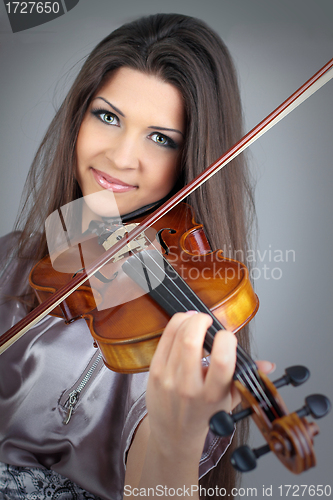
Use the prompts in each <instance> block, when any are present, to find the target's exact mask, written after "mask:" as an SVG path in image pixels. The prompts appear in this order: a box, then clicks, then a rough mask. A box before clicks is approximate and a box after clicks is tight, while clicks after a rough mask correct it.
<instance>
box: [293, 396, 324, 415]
mask: <svg viewBox="0 0 333 500" xmlns="http://www.w3.org/2000/svg"><path fill="white" fill-rule="evenodd" d="M305 403H306V404H305V406H303V408H301V409H300V410H298V411H297V412H296V413H297V415H298V416H299V417H306V415H311V416H312V417H313V418H322V417H325V415H327V413H329V412H330V410H331V402H330V400H329V399H328V398H327V397H326V396H323V395H322V394H311V396H308V397H307V398H305Z"/></svg>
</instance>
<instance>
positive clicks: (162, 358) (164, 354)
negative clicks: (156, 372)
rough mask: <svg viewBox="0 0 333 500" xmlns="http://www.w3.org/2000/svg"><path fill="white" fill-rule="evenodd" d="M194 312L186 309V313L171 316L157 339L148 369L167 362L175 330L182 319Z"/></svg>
mask: <svg viewBox="0 0 333 500" xmlns="http://www.w3.org/2000/svg"><path fill="white" fill-rule="evenodd" d="M194 314H196V313H195V312H194V311H188V312H187V313H176V314H174V315H173V316H172V318H171V319H170V321H169V323H168V324H167V326H166V327H165V329H164V332H163V334H162V336H161V338H160V340H159V343H158V345H157V349H156V351H155V354H154V356H153V359H152V361H151V364H150V369H152V368H153V367H154V366H160V367H163V366H165V365H166V364H167V362H168V358H169V355H170V352H171V349H172V346H173V343H174V339H175V336H176V333H177V330H178V329H179V327H180V325H181V324H182V323H183V322H184V321H186V320H187V319H188V318H189V317H190V316H192V315H194Z"/></svg>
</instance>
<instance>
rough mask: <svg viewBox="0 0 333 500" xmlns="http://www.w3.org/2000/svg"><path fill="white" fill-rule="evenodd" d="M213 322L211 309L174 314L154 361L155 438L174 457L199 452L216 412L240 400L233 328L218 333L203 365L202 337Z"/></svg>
mask: <svg viewBox="0 0 333 500" xmlns="http://www.w3.org/2000/svg"><path fill="white" fill-rule="evenodd" d="M211 323H212V319H211V318H210V316H208V315H206V314H202V313H194V312H192V313H178V314H175V315H174V316H173V318H172V319H171V320H170V322H169V323H168V325H167V327H166V329H165V330H164V333H163V335H162V338H161V340H160V342H159V345H158V347H157V350H156V352H155V355H154V357H153V360H152V363H151V366H150V375H149V380H148V388H147V407H148V415H149V424H150V431H151V437H152V438H153V439H154V440H155V443H157V445H158V446H159V448H160V450H163V452H164V453H169V454H170V456H171V455H172V454H174V453H175V451H177V453H181V452H182V451H183V450H187V452H189V453H196V454H198V456H199V457H200V455H201V451H202V448H203V444H204V440H205V437H206V434H207V431H208V422H209V418H210V417H211V415H213V414H214V413H216V412H217V411H220V410H225V411H227V412H229V411H231V410H232V409H233V408H234V407H235V406H236V405H237V404H238V403H239V402H240V396H239V394H238V392H237V390H236V389H235V387H234V384H233V374H234V371H235V364H236V345H237V340H236V338H235V336H234V335H233V334H232V333H231V332H228V331H225V330H223V331H220V332H218V333H217V334H216V336H215V339H214V345H213V349H212V352H211V358H210V365H209V366H208V367H205V368H204V367H203V366H202V362H201V357H202V347H203V342H204V338H205V334H206V331H207V329H208V328H209V327H210V325H211Z"/></svg>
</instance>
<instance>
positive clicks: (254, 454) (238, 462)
mask: <svg viewBox="0 0 333 500" xmlns="http://www.w3.org/2000/svg"><path fill="white" fill-rule="evenodd" d="M269 451H271V449H270V447H269V445H268V444H266V445H264V446H261V448H254V449H253V450H251V448H250V447H249V446H247V445H244V446H240V447H239V448H237V450H235V451H234V452H233V454H232V455H231V464H232V466H233V467H234V468H235V469H236V470H238V471H239V472H249V471H250V470H253V469H255V468H256V466H257V458H259V457H261V456H262V455H265V454H266V453H268V452H269Z"/></svg>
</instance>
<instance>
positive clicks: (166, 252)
mask: <svg viewBox="0 0 333 500" xmlns="http://www.w3.org/2000/svg"><path fill="white" fill-rule="evenodd" d="M163 231H169V233H170V234H175V232H176V230H175V229H172V228H171V227H164V228H163V229H160V230H159V231H158V232H157V233H156V238H157V241H158V242H159V244H160V245H161V247H162V248H163V250H164V251H165V255H169V247H168V245H167V244H166V243H165V241H164V240H163V236H162V232H163Z"/></svg>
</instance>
